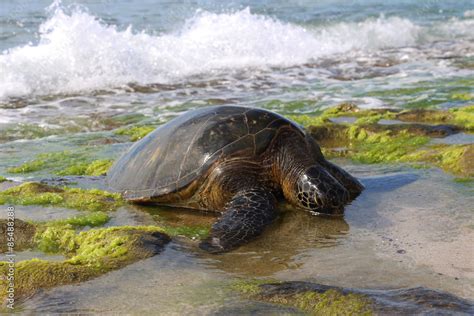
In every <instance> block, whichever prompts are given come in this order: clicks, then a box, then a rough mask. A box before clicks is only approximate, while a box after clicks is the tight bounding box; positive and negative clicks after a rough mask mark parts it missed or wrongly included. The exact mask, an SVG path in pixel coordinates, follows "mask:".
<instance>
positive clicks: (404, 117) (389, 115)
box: [293, 103, 474, 177]
mask: <svg viewBox="0 0 474 316" xmlns="http://www.w3.org/2000/svg"><path fill="white" fill-rule="evenodd" d="M341 116H343V117H355V118H357V120H356V121H355V122H354V123H340V124H336V123H333V122H331V121H330V118H332V117H341ZM293 119H294V120H295V121H297V122H300V123H302V124H303V125H304V126H306V127H307V129H308V131H309V133H310V134H311V135H312V136H313V137H314V138H315V139H316V141H317V142H318V143H319V144H320V145H321V146H322V150H323V153H324V154H325V156H327V157H328V158H335V157H347V158H350V159H352V160H354V161H357V162H361V163H410V164H412V165H413V166H415V167H426V166H429V165H431V166H437V167H440V168H442V169H443V170H445V171H447V172H450V173H453V174H455V175H459V176H462V177H472V176H473V170H472V169H473V168H474V167H473V165H474V164H473V163H472V161H474V157H473V153H472V152H473V149H472V146H473V145H433V144H430V141H431V137H433V136H443V135H446V134H443V133H445V132H444V131H445V130H444V129H443V128H440V129H435V128H434V127H433V126H432V125H424V124H421V123H419V122H422V123H429V124H433V123H442V124H450V126H454V127H449V129H451V130H452V129H453V128H454V130H456V129H457V130H465V131H469V130H472V129H473V128H474V126H473V124H474V106H465V107H460V108H456V109H450V110H424V109H416V110H403V111H398V112H397V111H394V110H388V109H369V110H363V109H359V108H358V107H357V106H355V105H353V104H350V103H344V104H341V105H339V106H337V107H333V108H329V109H327V110H325V111H324V112H322V113H321V114H320V115H319V116H314V117H310V116H308V115H304V116H301V117H300V118H298V117H294V118H293ZM381 119H397V120H400V121H405V122H417V123H406V124H395V125H380V124H377V123H378V121H379V120H381ZM449 129H448V130H449Z"/></svg>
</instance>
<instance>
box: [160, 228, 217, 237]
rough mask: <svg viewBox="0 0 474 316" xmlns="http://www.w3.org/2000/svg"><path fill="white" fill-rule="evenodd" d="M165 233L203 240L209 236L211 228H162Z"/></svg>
mask: <svg viewBox="0 0 474 316" xmlns="http://www.w3.org/2000/svg"><path fill="white" fill-rule="evenodd" d="M161 227H162V229H163V231H164V232H165V233H166V234H168V235H170V236H184V237H187V238H191V239H199V240H203V239H206V238H207V237H208V236H209V232H210V230H211V227H210V226H202V225H197V226H177V227H173V226H167V225H163V226H161Z"/></svg>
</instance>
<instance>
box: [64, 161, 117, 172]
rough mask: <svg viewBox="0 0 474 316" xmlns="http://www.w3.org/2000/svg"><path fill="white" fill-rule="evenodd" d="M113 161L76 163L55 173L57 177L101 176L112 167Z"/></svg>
mask: <svg viewBox="0 0 474 316" xmlns="http://www.w3.org/2000/svg"><path fill="white" fill-rule="evenodd" d="M113 163H114V162H113V160H94V161H92V162H90V163H87V162H84V163H77V164H75V165H71V166H69V167H66V168H65V169H63V170H60V171H58V172H56V174H57V175H60V176H65V175H84V176H101V175H104V174H106V173H107V171H108V170H109V169H110V167H112V164H113Z"/></svg>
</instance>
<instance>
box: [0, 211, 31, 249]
mask: <svg viewBox="0 0 474 316" xmlns="http://www.w3.org/2000/svg"><path fill="white" fill-rule="evenodd" d="M35 233H36V227H35V225H33V224H31V223H27V222H24V221H22V220H20V219H15V220H14V221H13V220H12V221H10V220H7V219H0V252H7V251H9V246H10V245H11V248H12V249H13V250H14V251H18V250H22V249H27V248H31V247H33V237H34V236H35Z"/></svg>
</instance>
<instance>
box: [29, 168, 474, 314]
mask: <svg viewBox="0 0 474 316" xmlns="http://www.w3.org/2000/svg"><path fill="white" fill-rule="evenodd" d="M340 163H341V162H340ZM342 163H344V162H342ZM345 167H346V168H347V169H349V170H350V171H351V172H352V173H354V174H355V175H357V176H359V177H361V179H362V181H363V182H364V184H365V186H366V190H365V191H364V192H363V194H362V195H361V196H360V197H359V198H358V199H357V200H356V201H354V202H353V203H352V205H350V206H349V207H348V208H347V210H346V214H345V217H344V219H342V218H341V219H334V218H324V217H318V216H314V215H309V214H306V213H304V212H301V211H296V210H293V209H291V208H290V207H288V206H286V205H281V207H280V211H281V216H280V218H279V219H278V220H277V221H276V222H275V223H274V224H273V225H272V226H271V227H270V228H269V229H267V230H266V232H265V234H264V235H263V236H262V237H260V238H258V239H257V240H255V241H254V242H252V243H250V244H248V245H246V246H243V247H241V248H239V249H237V250H235V251H232V252H230V253H226V254H222V255H209V254H207V253H203V252H202V251H200V250H199V249H198V248H197V243H196V242H193V241H190V240H184V239H183V240H182V241H180V239H178V240H177V241H175V242H173V243H171V244H170V245H168V246H167V247H166V249H165V251H164V252H163V253H162V254H160V255H158V256H155V257H153V258H150V259H147V260H144V261H141V262H138V263H135V264H132V265H130V266H128V267H126V268H123V269H121V270H119V271H114V272H111V273H108V274H106V275H104V276H102V277H99V278H97V279H95V280H91V281H88V282H85V283H83V284H79V285H71V286H63V287H60V288H57V289H53V290H49V291H45V292H43V293H41V294H39V295H37V296H35V297H34V298H32V299H31V300H29V301H27V302H26V303H24V304H23V306H22V309H23V310H24V311H43V312H79V311H80V312H98V311H108V312H114V311H120V312H126V313H132V314H140V313H141V312H145V311H150V310H153V311H156V312H157V313H160V314H163V315H164V314H176V315H178V314H195V313H199V314H213V313H216V312H217V311H218V310H219V309H220V308H222V307H223V306H226V307H228V308H230V307H232V306H246V305H245V304H250V302H243V301H242V299H241V298H239V297H238V296H237V297H236V295H235V293H234V292H231V291H230V290H229V284H231V282H233V281H234V280H235V278H237V277H246V278H254V277H261V278H268V279H273V280H282V281H295V280H298V281H301V280H304V281H312V282H317V283H322V284H330V285H336V286H344V287H351V288H366V289H398V288H409V287H419V286H422V287H428V288H433V289H438V290H444V291H448V292H450V293H453V294H456V295H458V296H461V297H464V298H469V299H474V268H473V267H474V265H473V263H474V257H473V256H472V253H469V252H467V251H466V250H467V249H469V246H470V245H472V243H473V242H474V221H473V216H472V215H473V212H474V209H473V208H472V205H474V197H473V196H472V189H470V188H469V187H468V186H465V185H463V184H457V183H455V182H453V181H452V178H451V176H448V175H446V174H444V173H442V172H440V171H437V170H434V169H431V170H413V169H407V168H402V167H393V166H392V167H389V166H377V167H374V166H370V167H367V166H361V165H345ZM433 192H436V194H433ZM129 211H130V212H131V214H137V213H139V212H143V215H141V216H140V218H142V220H143V221H142V220H136V221H135V223H132V222H130V221H129V222H127V224H136V225H140V224H143V223H145V222H147V221H149V220H150V218H149V216H150V215H157V214H158V215H160V218H161V219H162V220H163V219H165V220H166V221H168V223H179V225H186V224H188V223H190V222H194V223H195V224H202V223H209V222H212V216H210V215H207V214H201V213H189V212H188V213H186V212H179V211H176V212H170V210H169V209H162V208H159V207H146V208H138V209H137V208H135V207H132V208H131V209H130V210H129ZM119 212H122V215H119V217H122V218H123V217H125V216H124V212H125V209H123V210H122V211H119ZM242 304H243V305H242ZM258 306H259V305H258V304H257V305H252V304H250V305H249V310H252V309H255V310H257V311H258V310H260V313H262V312H263V311H265V310H266V309H265V308H267V307H268V306H266V305H265V304H263V305H262V306H260V307H258ZM259 308H260V309H259ZM272 308H275V307H272ZM267 311H268V309H267Z"/></svg>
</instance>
